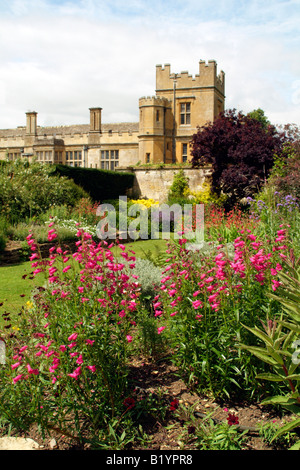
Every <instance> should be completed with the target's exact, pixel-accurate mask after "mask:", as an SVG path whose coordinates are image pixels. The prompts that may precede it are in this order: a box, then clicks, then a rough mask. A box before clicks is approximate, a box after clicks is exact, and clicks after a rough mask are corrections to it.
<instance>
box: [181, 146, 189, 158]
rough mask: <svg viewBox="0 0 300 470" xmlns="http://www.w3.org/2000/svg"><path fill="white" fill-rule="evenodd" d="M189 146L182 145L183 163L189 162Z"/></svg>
mask: <svg viewBox="0 0 300 470" xmlns="http://www.w3.org/2000/svg"><path fill="white" fill-rule="evenodd" d="M187 151H188V148H187V144H182V161H183V162H186V161H187Z"/></svg>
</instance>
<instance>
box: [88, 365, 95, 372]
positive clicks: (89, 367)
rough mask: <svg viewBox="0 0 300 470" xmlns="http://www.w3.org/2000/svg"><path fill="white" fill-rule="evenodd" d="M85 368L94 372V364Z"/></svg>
mask: <svg viewBox="0 0 300 470" xmlns="http://www.w3.org/2000/svg"><path fill="white" fill-rule="evenodd" d="M87 368H88V369H89V370H91V371H92V372H96V366H87Z"/></svg>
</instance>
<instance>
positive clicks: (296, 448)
mask: <svg viewBox="0 0 300 470" xmlns="http://www.w3.org/2000/svg"><path fill="white" fill-rule="evenodd" d="M289 450H300V440H299V441H298V442H296V444H294V445H293V446H292V447H290V448H289Z"/></svg>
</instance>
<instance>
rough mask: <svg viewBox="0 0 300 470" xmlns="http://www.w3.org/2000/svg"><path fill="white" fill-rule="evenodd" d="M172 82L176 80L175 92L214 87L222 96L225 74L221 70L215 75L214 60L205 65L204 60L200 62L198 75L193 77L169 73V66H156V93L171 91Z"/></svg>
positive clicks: (184, 72) (186, 73) (185, 74)
mask: <svg viewBox="0 0 300 470" xmlns="http://www.w3.org/2000/svg"><path fill="white" fill-rule="evenodd" d="M174 80H176V88H177V90H179V89H180V88H182V89H188V88H207V87H214V88H216V89H217V90H218V91H219V92H220V93H221V94H222V95H224V90H225V74H224V72H223V71H222V70H221V72H220V73H219V74H217V63H216V61H215V60H209V61H208V62H207V63H206V62H205V61H204V60H200V61H199V74H196V75H195V76H194V77H193V76H192V75H191V74H189V72H187V71H183V72H180V73H171V66H170V64H165V65H164V66H162V65H157V66H156V91H157V92H158V93H159V92H163V90H170V89H172V88H173V86H174Z"/></svg>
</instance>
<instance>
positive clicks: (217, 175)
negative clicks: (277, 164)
mask: <svg viewBox="0 0 300 470" xmlns="http://www.w3.org/2000/svg"><path fill="white" fill-rule="evenodd" d="M285 141H286V136H285V134H284V133H279V132H278V131H277V130H276V128H275V127H274V126H272V125H268V126H267V127H264V125H262V123H261V122H260V121H259V120H257V119H255V118H252V117H250V116H247V115H244V114H243V113H242V112H237V111H236V110H235V109H230V110H227V111H225V112H223V113H221V114H220V115H219V116H218V117H217V119H216V120H215V121H214V122H213V123H209V124H207V125H205V126H203V127H201V128H198V132H197V133H196V134H194V135H193V138H192V142H191V154H192V165H193V167H194V168H197V167H201V166H206V165H211V166H212V191H213V192H214V193H216V194H217V195H220V193H221V192H223V193H224V194H226V195H227V196H228V203H229V204H230V205H233V204H235V203H237V202H238V201H240V200H241V199H242V198H243V197H247V196H250V195H253V194H254V193H255V192H257V191H259V190H260V188H261V186H262V183H263V182H264V181H265V180H266V179H267V177H268V176H269V173H270V170H271V168H272V166H273V163H274V156H275V154H276V155H280V154H281V152H282V148H283V144H284V142H285Z"/></svg>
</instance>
